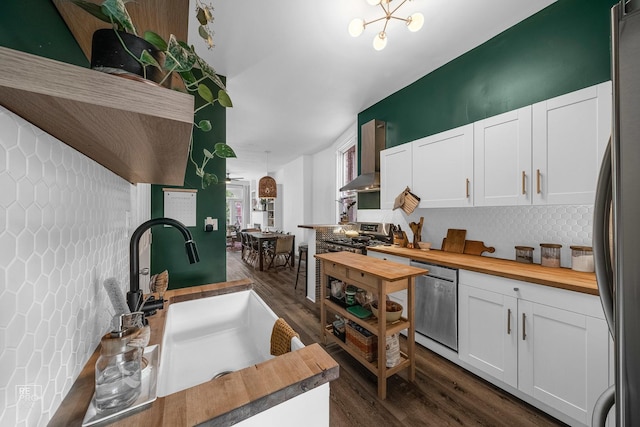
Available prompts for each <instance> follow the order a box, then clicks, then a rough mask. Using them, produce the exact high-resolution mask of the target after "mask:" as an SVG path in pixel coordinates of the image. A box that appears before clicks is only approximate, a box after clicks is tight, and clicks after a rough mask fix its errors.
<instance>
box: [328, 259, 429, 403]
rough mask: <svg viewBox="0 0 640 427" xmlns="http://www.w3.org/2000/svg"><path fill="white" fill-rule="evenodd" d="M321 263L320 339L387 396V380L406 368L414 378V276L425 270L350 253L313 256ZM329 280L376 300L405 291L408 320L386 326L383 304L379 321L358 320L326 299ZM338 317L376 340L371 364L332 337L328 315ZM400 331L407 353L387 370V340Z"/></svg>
mask: <svg viewBox="0 0 640 427" xmlns="http://www.w3.org/2000/svg"><path fill="white" fill-rule="evenodd" d="M316 258H317V259H318V260H319V261H320V277H321V279H322V280H321V283H320V329H321V331H320V336H321V337H322V342H323V343H324V344H326V343H327V341H329V342H334V343H336V344H338V345H339V346H340V347H342V348H343V349H344V350H345V351H346V352H348V353H349V354H350V355H351V356H353V357H354V358H355V359H356V360H357V361H358V362H360V363H361V364H363V365H364V366H365V367H366V368H367V369H369V370H370V371H371V372H373V373H374V374H375V375H376V376H377V377H378V397H379V398H380V399H385V398H386V396H387V378H388V377H390V376H391V375H393V374H395V373H397V372H399V371H401V370H403V369H405V368H408V369H409V381H414V380H415V376H416V364H415V338H414V337H415V321H414V318H415V314H414V312H415V298H414V297H415V277H416V276H419V275H422V274H426V272H427V270H425V269H422V268H417V267H412V266H408V265H403V264H399V263H395V262H392V261H386V260H380V259H376V258H371V257H367V256H365V255H360V254H354V253H351V252H329V253H324V254H319V255H316ZM330 278H334V279H338V280H340V281H342V282H344V283H345V284H347V285H354V286H356V287H358V288H361V289H365V290H367V291H370V292H372V293H373V294H375V295H376V298H377V299H378V301H385V300H386V298H387V294H389V293H392V292H397V291H401V290H404V289H406V290H407V307H406V309H407V311H406V312H407V317H406V318H405V317H402V318H400V320H399V321H397V322H394V323H390V324H387V322H386V321H385V318H386V313H385V304H378V307H379V313H378V314H379V318H378V319H376V318H375V317H373V316H371V317H370V318H368V319H360V318H358V317H356V316H355V315H353V314H351V313H349V312H348V311H347V310H346V309H345V308H343V307H342V306H340V305H339V304H336V303H335V302H333V301H332V300H330V299H329V295H328V294H327V286H328V285H329V280H330ZM328 311H330V312H332V313H335V314H338V315H340V316H342V317H343V318H344V319H345V320H351V321H353V322H355V323H356V324H358V325H360V326H361V327H363V328H364V329H366V330H368V331H369V332H371V333H372V334H373V335H374V336H377V337H378V348H377V359H376V360H373V361H372V362H370V361H368V360H367V359H366V358H365V357H363V356H362V354H361V353H360V352H357V351H355V350H354V349H352V348H351V347H349V346H348V345H347V344H346V342H343V341H342V340H341V339H339V338H338V337H336V336H335V335H334V334H333V330H332V325H331V324H330V323H328V321H327V312H328ZM403 329H408V330H409V333H408V335H407V346H406V347H407V348H406V352H401V359H400V363H399V364H397V365H396V366H394V367H392V368H387V367H386V337H387V336H390V335H392V334H394V333H396V332H400V331H401V330H403Z"/></svg>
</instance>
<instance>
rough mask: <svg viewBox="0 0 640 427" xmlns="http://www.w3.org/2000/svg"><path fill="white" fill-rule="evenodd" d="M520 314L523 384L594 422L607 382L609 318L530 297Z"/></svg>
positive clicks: (543, 398) (581, 418) (522, 302)
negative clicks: (592, 315)
mask: <svg viewBox="0 0 640 427" xmlns="http://www.w3.org/2000/svg"><path fill="white" fill-rule="evenodd" d="M518 320H519V331H518V333H519V338H518V359H519V360H518V370H519V372H518V388H519V389H520V390H522V391H523V392H525V393H527V394H529V395H530V396H533V397H534V398H536V399H537V400H539V401H541V402H544V403H546V404H547V405H549V406H551V407H553V408H555V409H558V410H559V411H561V412H563V413H565V414H567V415H569V416H570V417H572V418H574V419H576V420H579V421H580V422H582V423H585V424H590V423H591V415H592V412H593V405H594V404H595V401H596V400H597V398H598V397H599V396H600V394H601V393H602V392H603V391H604V390H605V389H606V388H607V386H608V329H607V325H606V322H605V321H604V320H602V319H597V318H595V317H590V316H585V315H582V314H578V313H574V312H570V311H566V310H561V309H558V308H555V307H549V306H546V305H543V304H537V303H533V302H530V301H525V300H518Z"/></svg>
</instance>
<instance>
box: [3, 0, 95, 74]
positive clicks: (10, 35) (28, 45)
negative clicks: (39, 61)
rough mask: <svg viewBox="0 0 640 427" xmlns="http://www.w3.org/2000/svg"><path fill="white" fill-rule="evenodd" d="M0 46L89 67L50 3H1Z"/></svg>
mask: <svg viewBox="0 0 640 427" xmlns="http://www.w3.org/2000/svg"><path fill="white" fill-rule="evenodd" d="M0 45H2V46H4V47H9V48H11V49H15V50H19V51H22V52H28V53H32V54H34V55H39V56H43V57H46V58H50V59H55V60H57V61H62V62H67V63H69V64H75V65H79V66H81V67H89V61H88V60H87V58H86V57H85V56H84V54H83V53H82V50H81V49H80V46H78V44H77V43H76V40H75V39H74V38H73V35H72V34H71V32H70V31H69V29H68V28H67V24H65V23H64V20H63V19H62V17H61V16H60V15H59V14H58V10H57V9H56V7H55V6H54V5H53V2H52V1H51V0H4V1H3V2H2V13H0ZM16 71H18V70H16Z"/></svg>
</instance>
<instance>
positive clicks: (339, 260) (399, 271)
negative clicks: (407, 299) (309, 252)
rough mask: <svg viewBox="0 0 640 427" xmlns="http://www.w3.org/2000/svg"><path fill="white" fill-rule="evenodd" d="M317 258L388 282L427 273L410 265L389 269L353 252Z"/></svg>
mask: <svg viewBox="0 0 640 427" xmlns="http://www.w3.org/2000/svg"><path fill="white" fill-rule="evenodd" d="M316 258H318V259H321V260H325V261H329V262H333V263H336V264H340V265H344V266H346V267H351V268H355V269H357V270H361V271H366V272H367V273H368V274H370V275H372V276H376V277H379V278H380V279H382V280H386V281H388V282H394V281H396V280H402V279H404V278H407V277H412V276H420V275H423V274H426V273H427V270H425V269H424V268H418V267H412V266H410V265H405V264H399V263H397V262H395V263H393V268H389V264H388V263H386V264H384V263H381V262H380V260H377V259H376V258H372V257H368V256H366V255H360V254H354V253H352V252H346V251H343V252H327V253H323V254H318V255H316Z"/></svg>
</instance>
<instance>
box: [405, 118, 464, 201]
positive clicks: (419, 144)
mask: <svg viewBox="0 0 640 427" xmlns="http://www.w3.org/2000/svg"><path fill="white" fill-rule="evenodd" d="M411 145H412V151H413V165H412V167H413V187H412V190H413V191H412V192H413V193H415V194H416V195H417V196H418V197H420V205H419V207H421V208H440V207H456V206H473V182H472V179H473V124H468V125H465V126H462V127H459V128H455V129H451V130H448V131H445V132H441V133H438V134H436V135H431V136H427V137H425V138H421V139H418V140H416V141H413V142H412V143H411Z"/></svg>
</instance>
